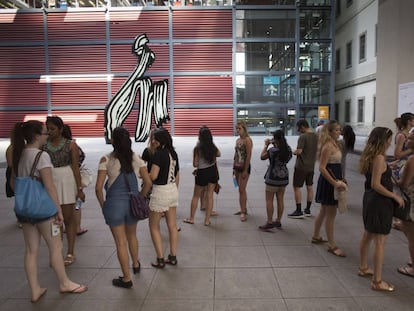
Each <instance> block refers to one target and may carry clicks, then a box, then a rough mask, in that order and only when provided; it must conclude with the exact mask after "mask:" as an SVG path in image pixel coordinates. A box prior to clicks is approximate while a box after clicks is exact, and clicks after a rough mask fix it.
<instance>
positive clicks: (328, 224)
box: [325, 205, 337, 248]
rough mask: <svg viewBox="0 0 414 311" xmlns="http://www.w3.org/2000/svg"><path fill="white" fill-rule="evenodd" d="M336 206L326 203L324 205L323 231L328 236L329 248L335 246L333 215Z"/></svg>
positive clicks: (334, 214)
mask: <svg viewBox="0 0 414 311" xmlns="http://www.w3.org/2000/svg"><path fill="white" fill-rule="evenodd" d="M336 210H337V208H336V206H331V205H327V206H325V214H326V220H325V231H326V236H327V238H328V245H329V246H330V247H331V248H334V247H336V243H335V238H334V225H335V217H336Z"/></svg>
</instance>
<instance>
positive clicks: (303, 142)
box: [295, 132, 318, 172]
mask: <svg viewBox="0 0 414 311" xmlns="http://www.w3.org/2000/svg"><path fill="white" fill-rule="evenodd" d="M297 149H302V153H301V154H298V155H297V156H296V163H295V169H299V170H302V171H306V172H311V171H313V170H314V167H315V161H316V152H317V150H318V135H316V134H315V133H313V132H306V133H303V134H301V135H300V136H299V139H298V147H297Z"/></svg>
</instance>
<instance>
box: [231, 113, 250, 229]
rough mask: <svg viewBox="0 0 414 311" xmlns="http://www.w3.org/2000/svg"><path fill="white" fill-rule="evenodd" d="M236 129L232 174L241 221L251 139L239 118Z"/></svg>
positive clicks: (244, 208) (244, 215)
mask: <svg viewBox="0 0 414 311" xmlns="http://www.w3.org/2000/svg"><path fill="white" fill-rule="evenodd" d="M236 131H237V134H239V138H237V140H236V146H235V148H234V149H235V152H234V164H233V175H234V177H235V178H236V181H237V184H238V188H239V204H240V211H239V212H237V213H236V214H235V215H240V220H241V221H246V220H247V191H246V188H247V182H248V181H249V176H250V171H251V165H250V161H251V158H252V149H253V141H252V139H251V138H250V136H249V133H248V131H247V125H246V122H244V121H242V120H240V121H238V122H237V124H236Z"/></svg>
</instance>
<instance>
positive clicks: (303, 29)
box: [300, 10, 331, 39]
mask: <svg viewBox="0 0 414 311" xmlns="http://www.w3.org/2000/svg"><path fill="white" fill-rule="evenodd" d="M330 14H331V12H330V10H302V11H300V38H301V39H320V38H330V37H331V32H330V27H331V15H330Z"/></svg>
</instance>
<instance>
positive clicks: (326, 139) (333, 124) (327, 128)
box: [317, 120, 341, 158]
mask: <svg viewBox="0 0 414 311" xmlns="http://www.w3.org/2000/svg"><path fill="white" fill-rule="evenodd" d="M338 126H340V124H339V123H338V121H336V120H330V121H329V122H328V123H326V124H325V125H324V126H323V127H322V130H321V132H320V134H319V139H318V153H317V154H318V158H319V156H320V153H321V149H322V147H323V146H324V145H326V144H327V143H331V144H332V145H334V146H335V147H337V148H338V149H340V150H341V147H340V145H339V142H338V140H337V139H335V138H333V137H332V135H331V133H332V132H333V131H334V130H335V129H336V128H337V127H338Z"/></svg>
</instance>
